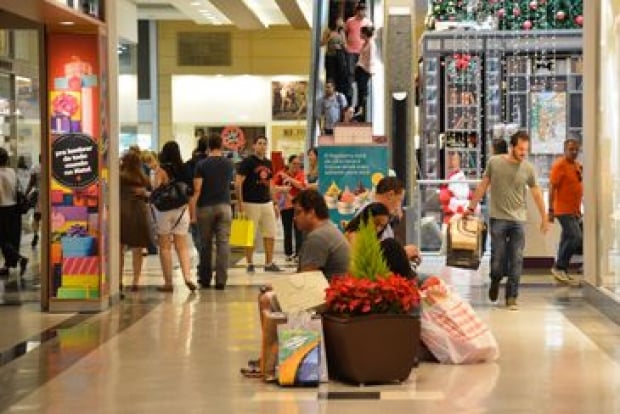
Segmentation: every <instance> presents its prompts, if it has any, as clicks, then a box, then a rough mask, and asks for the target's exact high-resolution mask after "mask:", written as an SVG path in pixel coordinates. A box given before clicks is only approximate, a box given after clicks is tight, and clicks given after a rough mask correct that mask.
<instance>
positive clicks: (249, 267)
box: [245, 263, 256, 273]
mask: <svg viewBox="0 0 620 414" xmlns="http://www.w3.org/2000/svg"><path fill="white" fill-rule="evenodd" d="M245 271H246V272H248V273H254V272H256V269H254V265H253V264H251V263H250V264H249V265H248V267H246V268H245Z"/></svg>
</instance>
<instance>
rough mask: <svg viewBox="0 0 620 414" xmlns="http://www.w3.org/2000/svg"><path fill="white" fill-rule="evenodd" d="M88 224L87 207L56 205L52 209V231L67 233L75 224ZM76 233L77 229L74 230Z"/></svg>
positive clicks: (83, 225)
mask: <svg viewBox="0 0 620 414" xmlns="http://www.w3.org/2000/svg"><path fill="white" fill-rule="evenodd" d="M87 224H88V208H86V207H69V206H63V207H54V208H53V211H52V231H53V232H59V233H66V232H69V231H71V229H72V228H73V229H75V226H82V227H84V228H86V226H87ZM74 233H75V231H74Z"/></svg>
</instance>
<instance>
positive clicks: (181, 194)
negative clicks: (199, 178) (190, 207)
mask: <svg viewBox="0 0 620 414" xmlns="http://www.w3.org/2000/svg"><path fill="white" fill-rule="evenodd" d="M149 202H150V203H151V204H152V205H153V206H155V208H156V209H157V210H159V211H170V210H174V209H177V208H179V207H183V206H184V205H186V204H187V203H189V192H188V186H187V183H185V182H184V181H181V180H177V179H174V180H172V181H169V182H168V183H166V184H163V185H160V186H159V187H157V188H156V189H155V190H153V192H152V193H151V195H150V197H149Z"/></svg>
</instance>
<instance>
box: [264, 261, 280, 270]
mask: <svg viewBox="0 0 620 414" xmlns="http://www.w3.org/2000/svg"><path fill="white" fill-rule="evenodd" d="M281 271H282V269H280V268H279V267H278V265H277V264H275V263H272V264H270V265H265V272H281Z"/></svg>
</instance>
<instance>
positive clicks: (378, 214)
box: [344, 202, 390, 243]
mask: <svg viewBox="0 0 620 414" xmlns="http://www.w3.org/2000/svg"><path fill="white" fill-rule="evenodd" d="M371 217H372V223H373V225H374V226H375V230H376V231H377V238H379V239H381V234H382V233H383V230H385V227H386V226H387V225H388V223H389V222H390V211H389V210H388V208H387V207H386V206H385V204H383V203H377V202H374V203H370V204H368V205H367V206H366V207H364V208H363V209H362V211H360V212H359V214H357V215H356V216H355V217H353V219H352V220H351V221H350V222H349V223H347V225H346V226H345V229H344V235H345V237H346V238H347V240H349V242H350V243H353V241H354V240H355V236H356V234H357V232H358V230H359V228H360V226H361V225H362V223H365V222H366V221H368V220H369V219H370V218H371Z"/></svg>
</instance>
